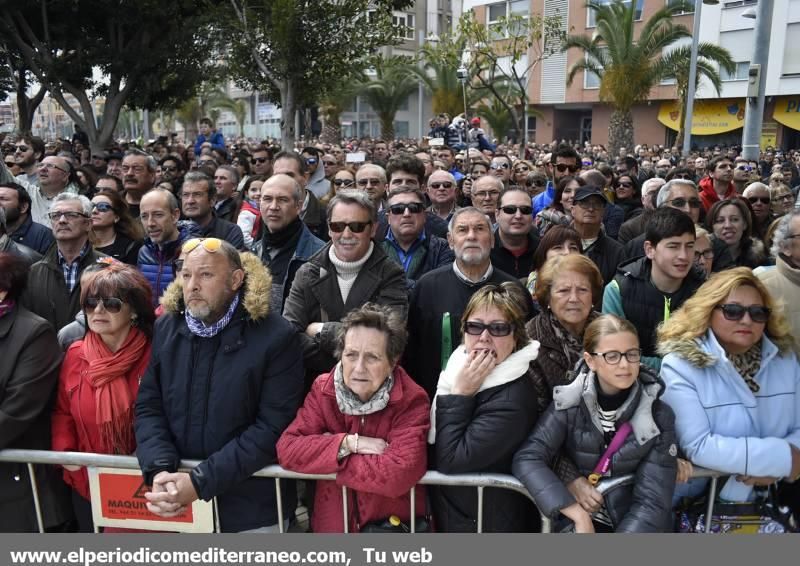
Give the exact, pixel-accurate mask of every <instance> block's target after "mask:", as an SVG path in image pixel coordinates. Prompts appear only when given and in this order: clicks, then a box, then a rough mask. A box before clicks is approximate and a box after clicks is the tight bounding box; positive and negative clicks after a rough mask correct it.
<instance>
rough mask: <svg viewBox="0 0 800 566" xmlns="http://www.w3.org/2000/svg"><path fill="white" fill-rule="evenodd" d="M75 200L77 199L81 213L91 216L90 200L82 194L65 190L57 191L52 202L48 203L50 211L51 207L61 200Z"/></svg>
mask: <svg viewBox="0 0 800 566" xmlns="http://www.w3.org/2000/svg"><path fill="white" fill-rule="evenodd" d="M75 201H77V202H79V203H80V204H81V208H82V209H83V213H84V214H85V215H86V216H91V215H92V201H90V200H89V199H88V198H86V197H85V196H83V195H76V194H75V193H66V192H65V193H58V194H57V195H56V196H55V198H54V199H53V202H51V203H50V211H52V210H53V208H54V207H55V206H56V205H57V204H59V203H62V202H75Z"/></svg>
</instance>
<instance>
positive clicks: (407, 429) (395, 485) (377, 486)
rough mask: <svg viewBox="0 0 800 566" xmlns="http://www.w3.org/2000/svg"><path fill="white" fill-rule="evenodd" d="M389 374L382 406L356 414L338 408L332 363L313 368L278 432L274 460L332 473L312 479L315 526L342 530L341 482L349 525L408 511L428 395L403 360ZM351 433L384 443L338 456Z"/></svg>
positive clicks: (419, 505) (419, 502) (420, 509)
mask: <svg viewBox="0 0 800 566" xmlns="http://www.w3.org/2000/svg"><path fill="white" fill-rule="evenodd" d="M394 379H395V381H394V385H393V387H392V391H391V392H390V394H389V404H388V405H387V406H386V408H385V409H383V410H382V411H378V412H376V413H373V414H371V415H366V416H362V417H358V416H351V415H345V414H343V413H342V412H341V411H340V410H339V407H338V405H337V404H336V393H335V392H334V387H333V371H331V372H330V373H328V374H324V375H321V376H319V377H318V378H317V380H316V381H315V382H314V385H313V386H312V387H311V391H310V392H309V394H308V396H307V397H306V399H305V402H304V403H303V406H302V407H301V408H300V410H299V411H298V413H297V416H296V417H295V419H294V421H293V422H292V424H291V425H289V428H287V429H286V430H285V431H284V433H283V435H282V436H281V438H280V440H278V446H277V448H278V462H279V463H280V465H281V466H283V467H285V468H287V469H289V470H292V471H296V472H301V473H310V474H330V473H336V474H337V476H336V481H335V482H333V481H320V482H318V483H317V493H316V496H315V499H314V513H313V515H312V517H311V526H312V529H313V530H314V532H317V533H333V532H338V533H341V532H344V523H343V519H342V513H343V510H342V488H341V486H342V485H344V486H347V487H348V488H349V489H348V492H347V493H348V496H349V501H348V509H349V511H350V526H349V529H350V532H357V531H358V530H359V525H361V526H363V525H364V524H366V523H369V522H370V521H381V520H384V519H386V518H387V517H389V516H390V515H397V516H398V517H400V519H401V520H402V521H404V522H407V521H408V520H409V519H410V516H411V515H410V510H411V509H410V496H409V490H410V489H411V487H412V486H414V485H415V484H416V483H417V482H418V481H419V479H420V478H421V477H422V476H423V475H425V472H426V470H427V446H426V438H427V434H428V429H429V428H430V402H429V401H428V395H427V394H426V393H425V390H423V389H422V388H421V387H420V386H419V385H417V384H416V383H414V381H412V379H411V378H410V377H409V376H408V374H407V373H406V372H405V370H404V369H403V368H401V367H399V366H398V367H397V368H395V370H394ZM355 433H358V434H359V435H361V436H369V437H374V438H382V439H384V440H385V441H386V442H388V443H389V447H388V448H387V449H386V451H385V452H384V453H383V454H381V455H380V456H376V455H369V454H351V455H349V456H346V457H344V458H342V459H341V460H337V458H336V456H337V453H338V451H339V446H340V445H341V443H342V439H343V438H344V436H345V435H346V434H355ZM356 499H357V502H356ZM356 508H357V509H358V517H356V513H355V509H356ZM424 514H425V493H424V490H423V489H422V487H421V486H420V487H418V488H417V490H416V515H417V516H421V515H424Z"/></svg>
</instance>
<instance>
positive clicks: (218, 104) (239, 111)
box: [209, 93, 247, 136]
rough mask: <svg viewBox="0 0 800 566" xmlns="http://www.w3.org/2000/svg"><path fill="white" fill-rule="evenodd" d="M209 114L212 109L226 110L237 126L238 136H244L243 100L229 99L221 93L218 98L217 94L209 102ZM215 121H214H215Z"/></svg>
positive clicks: (245, 108)
mask: <svg viewBox="0 0 800 566" xmlns="http://www.w3.org/2000/svg"><path fill="white" fill-rule="evenodd" d="M209 106H210V107H211V109H212V110H211V112H213V111H214V109H222V110H228V111H229V112H230V113H231V114H233V117H234V118H236V123H237V124H238V125H239V135H240V136H243V135H244V123H245V121H246V120H247V101H246V100H245V99H243V98H231V97H230V96H228V95H226V94H224V93H222V95H221V96H220V95H219V94H217V95H216V96H215V97H214V98H212V99H211V100H209ZM215 121H216V120H215Z"/></svg>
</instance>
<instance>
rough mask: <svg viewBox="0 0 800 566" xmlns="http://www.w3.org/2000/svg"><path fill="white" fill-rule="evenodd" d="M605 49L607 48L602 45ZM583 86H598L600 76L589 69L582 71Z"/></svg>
mask: <svg viewBox="0 0 800 566" xmlns="http://www.w3.org/2000/svg"><path fill="white" fill-rule="evenodd" d="M607 49H608V48H607V47H603V50H604V51H605V50H607ZM583 88H600V77H599V76H597V75H596V74H594V73H592V72H591V71H584V72H583Z"/></svg>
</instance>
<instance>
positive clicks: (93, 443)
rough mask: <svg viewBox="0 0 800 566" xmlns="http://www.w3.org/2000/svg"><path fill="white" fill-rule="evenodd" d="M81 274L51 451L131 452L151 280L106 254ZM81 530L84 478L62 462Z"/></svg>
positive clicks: (146, 348)
mask: <svg viewBox="0 0 800 566" xmlns="http://www.w3.org/2000/svg"><path fill="white" fill-rule="evenodd" d="M101 261H102V263H101V264H98V266H97V267H96V268H92V269H87V270H86V271H85V272H84V274H83V276H82V277H81V306H82V308H83V311H84V313H85V316H86V322H87V331H86V336H85V337H84V338H83V340H79V341H77V342H75V343H73V344H72V345H71V346H70V347H69V349H68V350H67V352H66V355H65V358H64V363H63V365H62V366H61V373H60V376H59V383H58V397H57V401H56V407H55V409H54V412H53V419H52V435H53V437H52V438H53V440H52V449H53V450H58V451H68V452H93V453H99V454H120V455H129V454H133V452H134V450H135V449H136V441H135V438H134V433H133V406H134V401H135V399H136V394H137V392H138V389H139V382H140V381H141V379H142V376H143V375H144V373H145V370H146V369H147V364H148V362H149V360H150V345H151V340H152V334H153V323H154V322H155V314H154V311H153V307H152V298H151V290H150V285H149V284H148V282H147V279H145V278H144V276H143V275H142V274H141V273H139V271H138V270H137V269H136V268H135V267H132V266H128V265H125V264H124V263H121V262H118V261H116V260H113V259H110V258H104V259H103V260H101ZM64 481H65V482H66V483H67V485H69V486H70V487H71V488H72V502H73V507H74V510H75V516H76V517H77V519H78V524H79V527H80V531H81V532H92V513H91V504H90V503H89V480H88V476H87V474H86V470H85V469H83V468H81V467H79V466H64Z"/></svg>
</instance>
